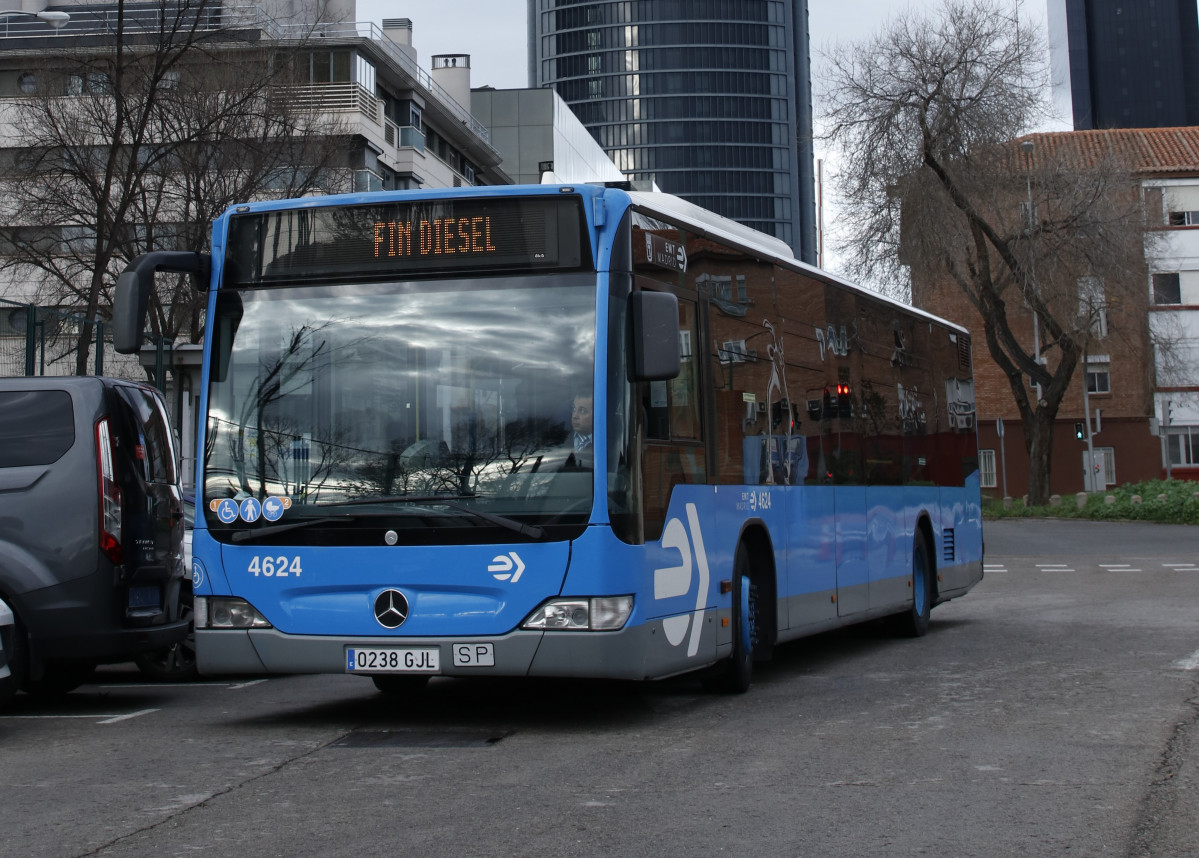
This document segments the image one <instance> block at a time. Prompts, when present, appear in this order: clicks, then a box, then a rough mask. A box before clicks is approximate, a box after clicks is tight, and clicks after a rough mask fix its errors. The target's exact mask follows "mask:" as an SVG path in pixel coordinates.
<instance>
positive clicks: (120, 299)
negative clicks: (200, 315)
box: [112, 250, 212, 355]
mask: <svg viewBox="0 0 1199 858" xmlns="http://www.w3.org/2000/svg"><path fill="white" fill-rule="evenodd" d="M160 270H161V271H174V272H177V273H179V274H196V275H199V277H200V282H201V288H207V286H208V280H207V278H208V276H209V273H210V272H211V271H212V257H210V256H209V255H208V254H206V253H192V252H190V251H185V250H159V251H154V252H153V253H143V254H142V255H141V256H139V257H137V259H135V260H133V261H132V262H130V263H129V267H128V268H126V269H125V270H124V271H123V272H122V273H121V276H120V277H118V278H117V285H116V288H115V289H114V291H113V295H112V347H113V348H114V349H116V350H117V352H118V353H119V354H123V355H133V354H137V353H138V351H139V350H140V349H141V347H142V340H143V339H145V330H146V308H147V306H148V305H149V303H150V293H151V292H152V291H153V290H154V272H155V271H160Z"/></svg>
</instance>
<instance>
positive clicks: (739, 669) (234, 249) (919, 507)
mask: <svg viewBox="0 0 1199 858" xmlns="http://www.w3.org/2000/svg"><path fill="white" fill-rule="evenodd" d="M155 271H174V272H187V273H191V274H194V275H196V276H198V277H199V279H200V281H201V283H202V284H203V286H204V287H205V288H207V289H208V292H209V295H208V298H209V300H208V308H207V324H206V329H205V330H206V336H205V343H204V370H203V391H202V395H201V413H202V414H203V418H202V419H201V421H200V426H199V431H198V450H199V455H198V457H197V459H198V465H197V494H198V498H197V507H198V509H200V510H201V511H202V514H201V515H197V517H196V523H195V534H194V538H193V554H194V560H193V569H192V573H193V574H192V581H193V587H194V604H195V633H196V634H195V640H196V650H197V660H198V664H199V667H200V669H201V671H203V672H206V673H242V674H276V673H278V674H286V673H349V674H359V675H362V676H368V677H370V678H371V679H372V680H373V681H374V683H375V685H376V686H377V687H378V688H379V689H380V690H381V691H384V692H387V693H396V694H405V693H411V692H413V691H415V690H417V689H419V688H420V687H421V686H422V685H423V684H424V683H425V682H426V681H427V680H428V679H429V677H431V676H435V675H441V676H456V677H465V676H538V677H603V678H615V679H632V680H645V679H658V678H663V677H669V676H674V675H678V674H682V673H686V672H689V671H700V670H703V671H705V673H704V675H705V676H706V678H708V679H709V680H710V681H711V682H712V683H713V684H715V685H719V686H723V687H725V688H727V689H729V690H733V691H743V690H745V688H746V687H747V686H748V685H749V683H750V680H751V675H752V668H753V664H754V662H755V661H761V660H764V659H768V658H769V657H770V656H771V653H772V650H773V648H774V646H775V645H776V644H779V643H782V642H784V641H788V640H792V639H795V638H798V637H801V636H804V635H810V634H814V633H817V632H822V631H826V630H829V629H833V628H836V627H839V626H843V625H847V624H851V623H857V622H862V621H866V620H873V619H879V618H887V622H889V623H890V624H892V625H893V626H894V628H895V630H896V631H897V632H899V633H901V634H905V635H913V636H919V635H922V634H924V633H925V631H926V630H927V628H928V622H929V615H930V612H931V610H932V608H933V607H934V606H935V605H937V604H940V603H941V602H944V601H946V600H949V599H952V598H955V597H957V596H961V595H963V594H964V593H966V592H967V591H968V590H969V589H970V588H971V587H972V586H973V585H974V584H976V583H977V582H978V581H980V580H981V578H982V553H983V548H982V517H981V503H980V494H979V471H978V450H977V433H976V429H975V404H974V389H973V382H972V377H971V347H970V336H969V334H968V332H967V331H966V330H964V329H963V328H961V327H958V326H956V325H954V324H950V323H948V322H946V321H943V320H941V319H938V318H936V317H934V316H932V315H930V314H928V313H925V312H922V311H920V310H917V309H914V308H912V307H909V306H905V305H902V304H900V303H897V302H893V301H891V300H889V299H887V298H885V297H883V296H881V295H878V294H874V293H871V292H868V291H865V290H862V289H859V288H856V287H855V286H853V285H852V284H849V283H847V282H845V281H843V280H841V279H839V278H837V277H835V276H833V275H831V274H828V273H826V272H823V271H820V270H818V269H815V268H813V267H811V266H808V265H805V264H803V263H800V262H798V261H797V260H796V259H795V258H794V257H793V255H792V253H791V252H790V250H789V248H788V247H787V246H786V245H785V244H783V243H782V242H781V241H778V240H776V239H774V238H772V237H770V236H766V235H764V234H762V233H759V232H756V231H754V230H750V229H748V228H746V227H743V226H740V225H738V224H736V223H734V222H732V221H729V220H726V219H724V218H722V217H719V216H717V215H714V214H712V213H710V212H707V211H704V210H702V209H700V208H697V207H695V206H693V205H691V204H689V203H686V202H684V201H682V200H679V199H677V198H674V197H671V196H668V195H664V194H651V193H639V192H632V191H628V190H626V189H622V188H617V187H602V186H592V185H578V186H558V185H546V186H516V187H471V188H454V189H430V190H420V191H397V192H376V193H370V194H352V195H339V196H326V197H315V198H305V199H297V200H279V201H268V202H256V203H250V204H246V205H238V206H235V207H234V208H232V209H230V210H229V211H227V212H226V213H225V214H223V215H222V216H221V217H220V218H218V219H217V220H216V222H215V223H214V225H213V232H212V251H211V254H199V253H189V252H158V253H151V254H147V255H145V256H143V257H140V258H139V259H137V260H135V261H134V262H133V263H132V264H131V265H130V266H129V268H128V270H127V271H126V272H125V273H124V274H123V275H122V276H121V278H120V280H119V282H118V286H117V295H116V301H115V305H116V306H115V310H114V317H115V318H114V322H115V325H116V332H117V346H118V348H120V349H122V350H125V351H132V350H136V349H137V348H138V347H139V346H140V345H141V342H142V329H143V325H144V316H145V306H146V302H147V297H148V295H149V292H150V290H151V289H152V288H153V283H154V272H155Z"/></svg>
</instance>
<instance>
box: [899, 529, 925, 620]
mask: <svg viewBox="0 0 1199 858" xmlns="http://www.w3.org/2000/svg"><path fill="white" fill-rule="evenodd" d="M932 609H933V564H932V560H931V559H930V557H929V550H928V542H927V540H925V538H924V534H922V533H920V532H917V533H916V542H915V544H914V545H913V546H912V604H911V605H910V606H909V607H908V609H907V610H906V611H904V612H903V613H901V614H896V615H895V617H894V618H893V619H894V621H895V622H894V626H895V631H896V632H897V633H898V634H900V635H902V636H903V637H908V638H919V637H923V636H924V635H925V634H927V633H928V621H929V617H930V616H931V614H932Z"/></svg>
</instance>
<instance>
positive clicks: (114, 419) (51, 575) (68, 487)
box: [0, 376, 189, 705]
mask: <svg viewBox="0 0 1199 858" xmlns="http://www.w3.org/2000/svg"><path fill="white" fill-rule="evenodd" d="M184 574H185V570H184V561H183V494H182V491H181V490H180V486H179V455H178V450H177V448H176V442H175V436H174V433H173V431H172V429H171V425H170V421H169V419H168V417H167V411H166V408H165V406H164V404H163V401H162V398H161V397H160V396H159V394H158V392H157V391H156V390H154V389H153V388H151V387H148V386H146V385H142V384H136V383H134V382H128V381H120V380H117V379H111V378H99V377H75V376H70V377H62V378H49V377H38V378H0V600H2V601H3V602H4V603H6V604H7V605H8V606H9V607H10V608H11V609H12V612H13V614H14V621H15V622H14V629H13V632H12V634H11V638H12V643H11V646H10V645H8V643H9V642H8V641H5V652H6V655H7V659H8V668H9V675H8V676H7V677H3V678H0V705H3V704H4V703H7V702H8V700H10V699H11V698H12V696H13V694H15V693H16V691H17V690H18V689H24V690H25V691H27V692H29V693H34V694H61V693H65V692H67V691H70V690H72V689H73V688H75V687H77V686H78V685H80V684H82V683H83V682H85V681H86V680H87V678H88V677H89V676H90V675H91V672H92V671H93V670H94V669H95V667H96V665H97V664H102V663H112V662H123V661H132V660H133V659H134V658H136V657H137V656H138V655H139V654H141V653H144V652H147V651H150V650H155V649H160V648H163V647H170V646H172V645H174V644H176V643H178V642H179V641H181V640H182V639H183V638H184V637H185V636H186V635H187V633H188V625H189V620H188V618H187V617H186V616H185V615H184V612H182V611H181V606H180V594H181V590H182V584H183V576H184Z"/></svg>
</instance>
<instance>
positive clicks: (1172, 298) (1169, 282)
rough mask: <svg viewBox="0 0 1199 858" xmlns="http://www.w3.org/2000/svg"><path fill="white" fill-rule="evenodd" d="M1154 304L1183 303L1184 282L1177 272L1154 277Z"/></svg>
mask: <svg viewBox="0 0 1199 858" xmlns="http://www.w3.org/2000/svg"><path fill="white" fill-rule="evenodd" d="M1153 303H1154V304H1181V303H1182V281H1181V279H1180V278H1179V276H1178V272H1177V271H1170V272H1164V273H1161V274H1154V275H1153Z"/></svg>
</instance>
